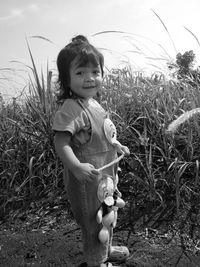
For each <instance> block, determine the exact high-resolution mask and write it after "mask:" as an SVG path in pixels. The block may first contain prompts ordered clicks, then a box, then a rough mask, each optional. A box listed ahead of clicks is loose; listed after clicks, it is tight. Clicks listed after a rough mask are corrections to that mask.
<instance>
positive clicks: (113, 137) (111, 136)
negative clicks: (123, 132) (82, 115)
mask: <svg viewBox="0 0 200 267" xmlns="http://www.w3.org/2000/svg"><path fill="white" fill-rule="evenodd" d="M104 133H105V136H106V138H107V140H108V142H109V143H110V144H111V145H115V144H119V142H118V141H117V130H116V127H115V125H114V123H113V122H112V121H111V120H110V119H109V118H106V119H105V120H104Z"/></svg>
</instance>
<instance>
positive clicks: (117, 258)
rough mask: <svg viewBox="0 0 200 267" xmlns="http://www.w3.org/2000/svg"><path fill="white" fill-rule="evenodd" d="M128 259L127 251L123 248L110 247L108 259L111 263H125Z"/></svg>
mask: <svg viewBox="0 0 200 267" xmlns="http://www.w3.org/2000/svg"><path fill="white" fill-rule="evenodd" d="M128 257H129V250H128V248H127V247H125V246H111V248H110V252H109V256H108V259H109V261H111V262H125V261H126V260H127V258H128Z"/></svg>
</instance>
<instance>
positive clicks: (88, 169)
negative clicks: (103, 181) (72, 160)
mask: <svg viewBox="0 0 200 267" xmlns="http://www.w3.org/2000/svg"><path fill="white" fill-rule="evenodd" d="M71 171H72V173H73V174H74V176H75V177H76V178H77V179H78V180H79V181H80V182H91V181H92V180H93V179H96V178H97V175H99V171H97V170H96V169H95V168H94V166H93V165H92V164H89V163H80V164H79V165H78V166H76V168H74V169H72V170H71Z"/></svg>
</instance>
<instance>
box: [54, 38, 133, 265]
mask: <svg viewBox="0 0 200 267" xmlns="http://www.w3.org/2000/svg"><path fill="white" fill-rule="evenodd" d="M57 67H58V73H59V78H58V80H59V85H60V87H59V88H60V95H59V100H62V101H63V104H62V106H61V108H60V110H59V111H57V113H56V114H55V118H54V122H53V130H54V131H55V147H56V151H57V154H58V156H59V157H60V159H61V160H62V162H63V165H64V183H65V187H66V191H67V194H68V197H69V200H70V203H71V207H72V211H73V215H74V217H75V219H76V221H77V223H78V224H79V225H80V227H81V230H82V240H83V251H84V256H85V262H84V263H82V264H81V265H79V266H88V267H104V266H112V265H111V263H109V262H108V260H109V258H111V259H113V258H115V259H116V260H117V259H118V256H119V258H120V259H124V260H125V258H127V256H128V254H129V253H128V249H127V248H126V247H114V246H112V253H111V242H104V243H102V242H100V241H99V239H98V233H99V231H100V230H101V228H102V225H101V224H99V223H97V220H96V216H97V211H98V210H99V208H100V206H101V202H100V200H99V198H98V195H97V191H98V185H99V182H100V177H101V175H100V172H99V171H98V168H100V167H102V166H104V165H106V164H108V163H110V162H111V161H113V160H114V159H116V158H117V152H120V153H122V152H123V153H125V154H129V150H128V148H127V147H126V146H122V145H121V144H120V143H119V142H117V145H114V144H112V143H111V142H110V139H109V137H108V134H109V131H107V133H105V130H104V128H105V127H104V121H105V119H106V117H107V114H106V112H105V111H104V109H103V108H102V107H101V106H100V105H99V103H98V102H97V101H95V100H94V97H95V96H96V95H97V93H99V91H100V89H101V84H102V79H103V67H104V58H103V55H102V54H101V53H100V52H99V51H98V50H97V49H96V48H95V47H94V46H92V45H91V44H90V43H89V42H88V40H87V39H86V38H85V37H84V36H82V35H79V36H77V37H75V38H73V39H72V42H70V43H69V44H68V45H67V46H65V47H64V48H63V49H62V50H61V51H60V53H59V54H58V58H57ZM111 124H112V123H111ZM113 126H114V125H113V124H112V126H111V127H112V128H113ZM116 170H117V166H116V164H115V165H114V166H110V167H107V168H106V169H105V170H103V171H102V172H103V173H105V174H106V175H110V176H111V177H113V179H114V180H116V175H117V171H116ZM110 241H111V237H110ZM111 254H113V255H114V257H113V255H111ZM116 255H117V257H116Z"/></svg>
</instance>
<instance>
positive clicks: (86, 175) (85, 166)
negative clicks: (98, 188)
mask: <svg viewBox="0 0 200 267" xmlns="http://www.w3.org/2000/svg"><path fill="white" fill-rule="evenodd" d="M54 143H55V148H56V152H57V154H58V156H59V157H60V159H61V161H62V162H63V165H64V166H66V168H67V169H68V170H70V171H71V172H72V173H73V175H74V176H75V177H76V178H77V179H78V180H79V181H82V182H84V181H92V180H93V179H94V178H96V176H97V175H98V174H99V172H98V171H97V170H96V169H95V168H94V166H93V165H91V164H89V163H81V162H80V161H79V159H78V158H77V157H76V156H75V154H74V152H73V150H72V148H71V146H70V143H71V134H70V133H69V132H56V134H55V138H54Z"/></svg>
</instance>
